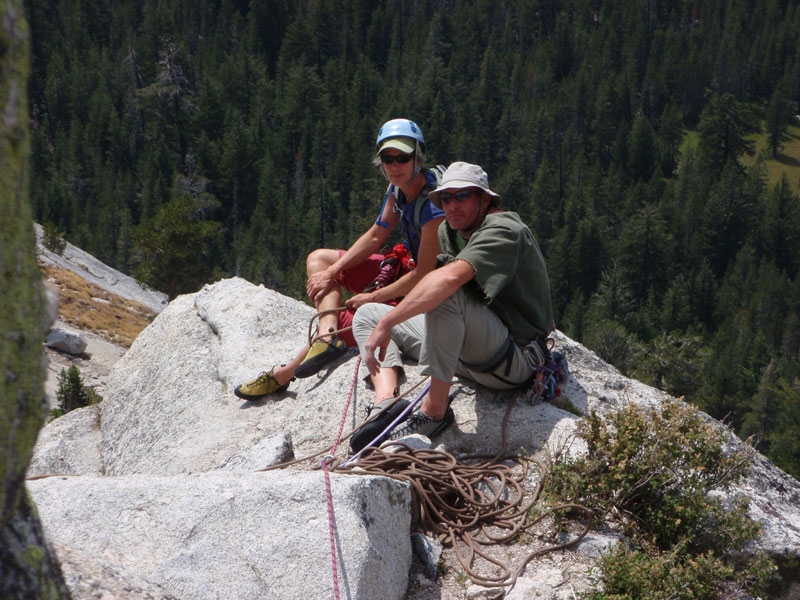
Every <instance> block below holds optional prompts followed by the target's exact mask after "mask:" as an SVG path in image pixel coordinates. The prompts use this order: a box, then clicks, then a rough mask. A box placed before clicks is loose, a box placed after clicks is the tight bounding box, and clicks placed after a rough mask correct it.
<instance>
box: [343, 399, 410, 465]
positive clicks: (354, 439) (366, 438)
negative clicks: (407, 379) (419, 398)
mask: <svg viewBox="0 0 800 600" xmlns="http://www.w3.org/2000/svg"><path fill="white" fill-rule="evenodd" d="M387 400H391V398H387ZM407 406H408V400H398V401H397V402H395V403H394V404H393V405H392V406H391V407H390V408H389V409H387V410H385V411H383V412H382V413H381V414H380V415H379V416H377V417H375V418H374V419H372V420H371V421H365V422H364V423H363V424H362V425H361V427H360V428H359V429H358V430H357V431H356V432H355V433H354V434H353V435H352V436H351V437H350V450H352V451H353V454H355V453H356V452H359V451H361V449H362V448H364V447H365V446H366V445H367V444H369V443H370V442H371V441H372V440H374V439H375V438H376V437H378V435H379V434H380V433H381V431H383V430H384V429H386V427H387V425H389V423H391V422H392V421H394V420H395V419H396V418H397V416H398V415H399V414H400V413H401V412H403V411H404V410H405V409H406V407H407ZM379 410H381V406H380V405H378V406H375V405H374V404H372V403H371V402H370V403H369V406H367V419H369V416H370V415H371V414H372V413H373V412H375V413H377V411H379ZM390 433H391V432H390ZM386 438H387V436H385V435H384V436H383V437H381V438H380V439H379V440H378V441H377V442H375V444H373V445H374V446H379V445H380V443H381V442H382V441H383V440H385V439H386Z"/></svg>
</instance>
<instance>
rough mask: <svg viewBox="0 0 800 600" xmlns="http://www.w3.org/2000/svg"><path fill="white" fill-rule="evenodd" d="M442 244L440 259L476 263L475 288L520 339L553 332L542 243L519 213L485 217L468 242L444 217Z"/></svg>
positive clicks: (474, 264) (514, 336) (474, 266)
mask: <svg viewBox="0 0 800 600" xmlns="http://www.w3.org/2000/svg"><path fill="white" fill-rule="evenodd" d="M439 244H440V245H441V249H442V255H440V256H439V260H440V262H443V263H448V262H452V261H453V260H465V261H467V262H468V263H469V264H470V265H472V268H473V269H474V271H475V279H474V280H473V281H472V282H470V284H471V285H472V288H473V290H475V291H478V293H479V295H480V296H481V298H482V300H483V301H484V302H485V303H486V305H487V306H488V307H489V308H490V309H491V310H492V311H494V313H495V314H496V315H497V316H498V317H500V319H501V320H502V321H503V323H505V325H506V327H508V330H509V333H510V334H511V336H512V338H514V340H515V341H516V342H519V343H523V344H524V343H527V342H529V341H530V340H532V339H534V338H536V337H540V336H541V337H542V338H546V337H547V336H548V335H549V334H550V330H551V328H552V324H553V308H552V305H551V301H550V280H549V279H548V277H547V267H546V266H545V263H544V258H543V257H542V253H541V251H540V250H539V244H538V243H537V242H536V239H535V238H534V237H533V234H532V233H531V230H530V229H529V228H528V226H527V225H525V223H523V222H522V220H521V219H520V218H519V215H517V213H514V212H497V213H492V214H489V215H487V216H486V218H485V219H484V221H483V223H482V224H481V226H480V227H479V228H478V229H476V230H475V231H474V232H473V233H472V235H471V236H470V238H469V240H465V239H464V238H463V237H462V236H461V234H459V233H458V232H457V231H455V230H453V229H451V228H450V226H449V225H448V224H447V221H444V222H442V224H441V225H440V226H439ZM470 284H468V285H470Z"/></svg>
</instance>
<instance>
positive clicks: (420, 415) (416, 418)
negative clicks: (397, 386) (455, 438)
mask: <svg viewBox="0 0 800 600" xmlns="http://www.w3.org/2000/svg"><path fill="white" fill-rule="evenodd" d="M455 420H456V416H455V415H454V414H453V409H452V408H450V407H449V406H448V407H447V412H446V413H445V414H444V418H443V419H442V420H441V421H434V420H433V419H431V418H430V417H429V416H428V415H426V414H425V413H424V412H422V410H421V409H419V408H418V409H417V410H415V411H414V412H413V413H411V415H410V416H409V417H408V419H406V420H405V422H403V423H400V424H399V425H398V426H397V427H395V428H394V431H392V432H391V433H390V434H389V439H390V440H399V439H400V438H404V437H406V436H407V435H414V434H415V433H416V434H419V435H424V436H425V437H427V438H432V437H434V436H436V435H439V434H440V433H441V432H442V431H444V430H445V429H447V427H448V426H449V425H450V424H451V423H452V422H453V421H455Z"/></svg>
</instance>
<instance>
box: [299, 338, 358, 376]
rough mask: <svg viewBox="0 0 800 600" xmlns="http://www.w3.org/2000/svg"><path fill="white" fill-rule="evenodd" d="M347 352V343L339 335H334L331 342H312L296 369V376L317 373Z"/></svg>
mask: <svg viewBox="0 0 800 600" xmlns="http://www.w3.org/2000/svg"><path fill="white" fill-rule="evenodd" d="M345 352H347V344H345V343H344V341H342V340H341V339H339V336H337V335H335V336H333V338H332V339H331V341H330V342H325V341H323V340H317V341H316V342H314V343H313V344H311V348H309V349H308V353H306V357H305V358H304V359H303V362H301V363H300V364H299V365H298V366H297V369H295V372H294V376H295V377H299V378H300V379H303V378H305V377H311V376H312V375H316V374H317V373H319V372H320V371H321V370H322V368H323V367H324V366H325V365H327V364H328V363H331V362H333V361H334V360H336V359H337V358H339V357H340V356H342V355H343V354H344V353H345Z"/></svg>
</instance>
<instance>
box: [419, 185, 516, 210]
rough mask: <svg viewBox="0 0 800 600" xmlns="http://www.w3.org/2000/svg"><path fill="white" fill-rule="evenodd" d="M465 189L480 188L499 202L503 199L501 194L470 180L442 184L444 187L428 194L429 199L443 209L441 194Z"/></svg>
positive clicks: (441, 186)
mask: <svg viewBox="0 0 800 600" xmlns="http://www.w3.org/2000/svg"><path fill="white" fill-rule="evenodd" d="M465 188H478V189H479V190H483V191H484V192H486V193H487V194H489V195H490V196H491V197H492V198H494V199H495V200H497V201H499V200H501V199H502V196H500V194H497V193H495V192H493V191H492V190H490V189H489V188H485V187H483V186H482V185H479V184H477V183H475V182H474V181H469V180H468V179H451V180H449V181H448V182H447V183H442V185H440V186H439V187H438V188H436V189H435V190H433V191H432V192H430V193H429V194H428V198H430V200H431V202H433V203H434V204H435V205H436V206H437V207H438V208H442V202H441V201H440V200H439V194H440V193H442V192H443V191H444V190H463V189H465Z"/></svg>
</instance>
